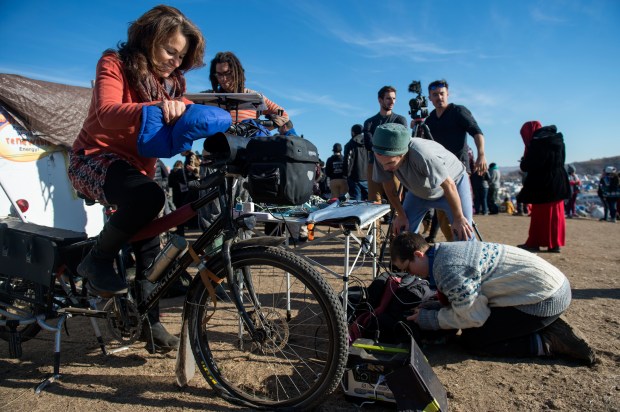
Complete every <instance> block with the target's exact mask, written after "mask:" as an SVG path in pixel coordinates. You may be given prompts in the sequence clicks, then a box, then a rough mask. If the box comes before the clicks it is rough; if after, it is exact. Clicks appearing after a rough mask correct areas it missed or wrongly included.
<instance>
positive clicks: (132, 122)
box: [73, 54, 192, 177]
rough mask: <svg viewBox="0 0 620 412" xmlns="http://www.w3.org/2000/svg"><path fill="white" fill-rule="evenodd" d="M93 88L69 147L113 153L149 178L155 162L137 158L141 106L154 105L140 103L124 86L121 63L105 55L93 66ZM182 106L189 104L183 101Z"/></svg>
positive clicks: (151, 159) (189, 102)
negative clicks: (82, 120) (86, 110)
mask: <svg viewBox="0 0 620 412" xmlns="http://www.w3.org/2000/svg"><path fill="white" fill-rule="evenodd" d="M95 79H96V80H95V88H94V89H93V96H92V99H91V102H90V108H89V109H88V116H87V117H86V120H84V124H83V125H82V130H81V131H80V134H79V135H78V137H77V139H76V141H75V142H74V143H73V150H74V151H77V150H84V153H85V154H87V155H91V154H98V153H109V152H112V153H116V154H117V155H119V156H120V157H122V158H123V159H125V160H127V161H128V162H129V163H130V164H132V165H133V166H134V167H136V168H137V169H138V170H139V171H140V172H141V173H144V174H145V175H147V176H150V177H153V176H154V174H155V162H156V160H157V159H155V158H147V157H142V156H140V155H139V154H138V147H137V144H136V142H137V137H138V132H139V131H140V120H141V114H142V106H145V105H154V104H157V103H158V101H153V102H140V101H139V98H138V95H137V94H136V92H135V91H134V90H133V88H132V87H131V86H130V85H129V83H128V82H127V78H126V77H125V73H124V70H123V63H122V62H121V61H120V60H119V59H118V57H116V56H115V55H113V54H106V55H104V56H103V57H101V59H99V62H98V63H97V74H96V78H95ZM183 101H184V102H185V104H191V103H192V102H191V101H189V100H187V99H185V98H183Z"/></svg>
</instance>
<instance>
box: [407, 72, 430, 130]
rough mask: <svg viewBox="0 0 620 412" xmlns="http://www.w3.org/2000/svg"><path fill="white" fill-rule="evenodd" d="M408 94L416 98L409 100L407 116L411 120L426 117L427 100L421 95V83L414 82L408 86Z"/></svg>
mask: <svg viewBox="0 0 620 412" xmlns="http://www.w3.org/2000/svg"><path fill="white" fill-rule="evenodd" d="M408 90H409V92H410V93H415V94H417V96H415V97H414V98H412V99H411V100H409V109H410V110H409V115H410V116H411V118H412V119H414V120H416V119H425V118H426V117H427V116H428V100H426V96H424V95H422V83H421V82H419V81H417V80H414V81H412V82H411V84H410V85H409V89H408Z"/></svg>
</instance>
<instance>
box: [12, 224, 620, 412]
mask: <svg viewBox="0 0 620 412" xmlns="http://www.w3.org/2000/svg"><path fill="white" fill-rule="evenodd" d="M477 225H478V227H479V229H480V232H481V234H482V237H483V238H484V240H485V241H493V242H500V243H506V244H512V245H516V244H519V243H523V242H524V241H525V239H526V236H527V230H528V225H529V218H527V217H514V216H507V215H505V214H500V215H496V216H480V217H478V218H477ZM619 240H620V225H614V224H611V223H604V222H598V221H594V220H588V219H573V220H569V221H567V246H566V247H565V248H563V249H562V253H560V254H550V253H540V256H542V257H543V258H544V259H547V260H548V261H550V262H551V263H553V264H554V265H556V266H557V267H559V268H560V269H561V270H562V271H563V272H564V273H565V274H566V275H567V276H568V278H569V279H570V282H571V286H572V290H573V302H572V304H571V306H570V308H569V309H568V311H567V312H566V314H565V315H566V318H567V319H568V320H569V321H570V323H571V324H573V325H575V326H577V327H578V328H579V329H580V330H581V331H582V332H583V333H584V334H585V335H586V336H587V337H588V339H589V341H590V343H591V344H592V346H593V347H594V348H595V350H596V353H597V356H598V358H599V363H598V364H596V365H595V366H594V367H590V368H589V367H585V366H579V365H576V364H574V363H571V362H570V361H566V360H557V359H555V360H554V359H544V358H532V359H515V358H483V357H476V356H472V355H469V354H468V353H466V352H465V351H463V350H462V349H461V348H460V347H459V346H457V345H456V344H449V345H436V346H430V347H424V348H423V350H424V352H425V354H426V356H427V358H428V360H429V362H430V364H431V365H432V366H433V369H434V371H435V373H436V374H437V376H438V377H439V379H440V380H441V382H442V383H443V384H444V386H445V388H446V390H447V392H448V399H449V407H450V410H452V411H472V410H477V411H478V410H479V411H539V410H543V411H544V410H560V411H620V368H619V366H620V339H619V338H620V304H619V303H620V269H619V267H620V253H619V251H618V241H619ZM301 252H303V253H304V254H307V255H308V256H311V257H312V258H315V259H316V260H318V261H320V262H321V263H323V264H325V265H328V267H330V268H331V269H333V270H336V271H339V272H342V263H341V256H342V245H341V244H340V243H338V242H335V241H330V242H326V243H323V244H316V245H313V246H311V247H308V248H306V249H303V250H302V251H301ZM353 275H354V276H355V277H357V278H359V279H362V280H363V281H366V282H369V281H370V278H371V275H370V269H369V265H368V263H365V264H364V266H363V267H362V268H360V269H359V270H356V271H355V272H354V274H353ZM326 276H330V277H331V278H332V279H331V282H332V284H333V286H334V288H336V289H337V290H340V289H341V287H342V283H341V282H340V281H339V280H338V279H336V278H335V277H333V276H331V275H329V274H326ZM182 302H183V300H182V298H174V299H167V300H165V301H164V302H163V304H164V306H165V309H164V313H163V316H162V320H163V322H164V323H165V325H166V327H167V328H168V329H170V330H171V331H173V332H178V330H179V323H180V309H181V305H182ZM68 332H69V336H66V335H64V336H63V340H62V345H63V346H62V352H61V361H62V364H61V373H62V379H61V380H60V381H58V382H55V383H54V384H52V385H51V386H50V387H49V388H47V389H46V390H45V391H44V392H43V393H42V394H40V395H37V394H35V392H34V387H35V386H36V384H37V383H38V382H39V381H40V380H42V379H43V378H44V377H45V376H46V375H47V374H49V373H50V372H51V371H52V361H53V335H52V334H51V333H48V332H41V333H39V335H38V336H37V337H36V338H35V339H34V340H31V341H29V342H27V343H24V345H23V352H24V353H23V356H22V358H21V359H9V351H8V345H7V344H6V343H4V342H0V411H28V412H35V411H49V410H55V411H61V410H67V411H88V410H90V411H149V410H158V411H162V410H163V411H181V410H183V411H194V410H196V411H198V410H208V411H225V410H248V409H244V408H240V407H237V406H234V405H231V404H229V403H227V402H226V401H224V400H222V399H220V398H218V397H217V395H216V394H215V393H214V392H213V391H212V390H211V389H210V387H209V386H208V384H207V383H206V381H205V380H204V379H202V377H201V376H200V374H199V373H198V374H197V375H196V376H195V377H194V378H193V380H192V381H190V384H189V386H188V387H186V388H184V389H179V388H177V387H176V386H175V383H174V382H175V379H174V365H175V359H174V352H173V353H168V354H154V355H151V354H149V353H148V352H146V350H145V349H144V348H143V344H139V343H137V344H134V345H132V347H131V348H130V349H129V350H125V351H121V352H118V353H115V354H113V355H111V356H107V357H106V356H104V355H103V354H102V352H101V351H100V349H99V347H98V345H97V343H96V341H95V339H94V336H93V334H92V332H91V328H90V324H89V323H88V322H87V321H85V319H82V318H72V319H70V320H69V321H68ZM112 347H113V346H112ZM318 409H319V410H321V411H355V410H358V409H359V408H358V407H357V406H355V405H353V404H351V403H349V402H347V401H346V400H345V399H344V396H343V394H342V391H341V389H338V390H337V391H336V393H334V394H332V395H330V396H329V397H327V398H326V399H325V403H324V404H323V405H321V407H320V408H318ZM361 409H362V410H369V411H383V410H386V411H387V410H395V406H394V405H390V404H382V405H369V406H364V407H363V408H361Z"/></svg>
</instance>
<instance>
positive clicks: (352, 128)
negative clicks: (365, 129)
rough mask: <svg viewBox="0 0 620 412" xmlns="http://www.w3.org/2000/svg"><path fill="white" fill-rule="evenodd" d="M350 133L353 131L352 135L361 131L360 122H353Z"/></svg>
mask: <svg viewBox="0 0 620 412" xmlns="http://www.w3.org/2000/svg"><path fill="white" fill-rule="evenodd" d="M351 133H353V136H357V135H358V134H361V133H362V125H361V124H354V125H353V126H352V127H351Z"/></svg>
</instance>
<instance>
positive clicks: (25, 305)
mask: <svg viewBox="0 0 620 412" xmlns="http://www.w3.org/2000/svg"><path fill="white" fill-rule="evenodd" d="M47 289H48V288H46V287H45V286H43V285H40V284H38V283H35V282H31V281H28V280H25V279H21V278H18V277H14V278H11V277H8V276H4V275H2V274H0V309H2V310H4V311H6V312H9V313H12V314H14V315H17V316H20V317H23V318H30V317H33V316H36V315H37V314H39V313H43V312H44V308H43V302H44V299H45V294H46V292H47ZM0 319H2V320H7V319H10V317H9V316H4V315H1V314H0ZM17 331H19V333H20V337H21V341H22V342H26V341H28V340H30V339H32V338H34V337H35V336H36V335H37V334H38V333H39V332H40V331H41V326H39V324H38V323H30V324H28V325H25V326H18V327H17ZM0 339H2V340H7V341H8V340H9V328H8V327H6V326H0Z"/></svg>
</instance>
